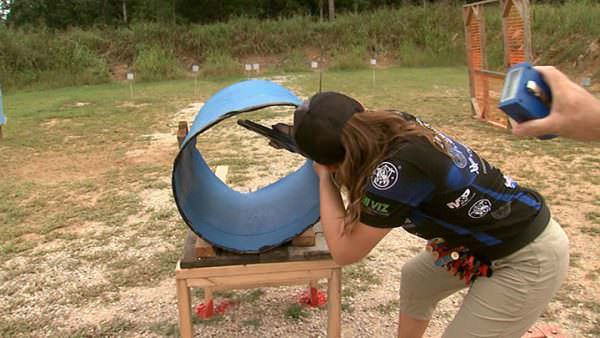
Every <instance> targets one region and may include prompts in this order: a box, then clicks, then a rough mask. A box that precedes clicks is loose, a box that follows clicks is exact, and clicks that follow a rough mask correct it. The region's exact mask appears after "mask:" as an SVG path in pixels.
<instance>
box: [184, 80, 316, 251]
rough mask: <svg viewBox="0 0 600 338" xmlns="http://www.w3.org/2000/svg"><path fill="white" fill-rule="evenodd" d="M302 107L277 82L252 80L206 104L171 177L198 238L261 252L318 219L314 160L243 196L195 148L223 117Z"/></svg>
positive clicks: (227, 246)
mask: <svg viewBox="0 0 600 338" xmlns="http://www.w3.org/2000/svg"><path fill="white" fill-rule="evenodd" d="M301 103H302V100H300V99H299V98H298V97H297V96H296V95H294V94H293V93H292V92H290V91H289V90H288V89H286V88H284V87H282V86H280V85H278V84H276V83H273V82H271V81H266V80H248V81H242V82H238V83H235V84H233V85H231V86H229V87H226V88H224V89H222V90H220V91H219V92H217V93H216V94H214V95H213V96H212V97H211V98H210V99H209V100H208V101H207V102H206V103H205V104H204V106H203V107H202V109H200V111H199V112H198V114H197V116H196V118H195V119H194V123H193V124H192V127H191V128H190V131H189V133H188V135H187V136H186V138H185V139H184V141H183V142H182V144H181V147H180V149H179V153H178V154H177V157H176V158H175V162H174V165H173V173H172V187H173V196H174V197H175V203H176V204H177V208H178V209H179V213H180V214H181V216H182V218H183V219H184V220H185V222H186V223H187V225H188V226H189V227H190V228H191V229H192V230H193V231H194V232H195V233H196V234H198V235H199V236H201V237H202V238H204V239H205V240H206V241H208V242H210V243H211V244H213V245H214V246H217V247H220V248H222V249H225V250H228V251H233V252H238V253H259V252H263V251H266V250H269V249H271V248H274V247H277V246H279V245H281V244H282V243H284V242H286V241H289V240H290V239H292V238H294V237H295V236H297V235H299V234H301V233H302V232H303V231H305V230H306V229H307V228H308V227H310V226H311V225H313V224H315V223H316V222H317V221H318V219H319V184H318V178H317V176H316V174H315V173H314V170H313V169H312V162H310V161H306V162H305V163H304V165H303V166H301V167H300V168H299V169H298V170H297V171H295V172H293V173H291V174H289V175H288V176H285V177H283V178H282V179H280V180H279V181H277V182H274V183H272V184H270V185H268V186H266V187H263V188H261V189H260V190H257V191H255V192H250V193H240V192H238V191H235V190H233V189H231V188H230V187H229V186H227V185H226V184H225V183H223V182H222V181H221V180H220V179H219V178H218V177H216V175H215V174H214V173H213V172H212V171H211V170H210V168H209V167H208V165H207V164H206V161H205V160H204V158H203V157H202V154H201V153H200V152H199V151H198V149H197V148H196V141H197V137H198V135H200V134H202V133H203V132H204V131H206V130H208V129H209V128H210V127H212V126H214V125H216V124H217V123H219V122H221V121H223V120H224V119H227V118H230V117H233V116H236V115H238V114H240V113H244V112H249V111H253V110H258V109H262V108H266V107H271V106H294V107H296V106H298V105H300V104H301ZM235 127H237V125H236V126H235ZM282 151H283V150H282Z"/></svg>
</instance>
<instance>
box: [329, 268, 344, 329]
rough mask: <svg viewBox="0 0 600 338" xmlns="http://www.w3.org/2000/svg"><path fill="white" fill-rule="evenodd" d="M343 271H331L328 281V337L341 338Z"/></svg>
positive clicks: (339, 269) (338, 269) (337, 269)
mask: <svg viewBox="0 0 600 338" xmlns="http://www.w3.org/2000/svg"><path fill="white" fill-rule="evenodd" d="M341 293H342V269H341V268H335V269H332V270H331V278H329V279H328V281H327V337H329V338H339V337H341V331H342V330H341V325H342V313H341V312H342V297H341Z"/></svg>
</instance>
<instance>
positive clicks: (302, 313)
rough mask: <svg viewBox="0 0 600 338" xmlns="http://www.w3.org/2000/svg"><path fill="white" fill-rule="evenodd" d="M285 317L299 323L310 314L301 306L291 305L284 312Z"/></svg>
mask: <svg viewBox="0 0 600 338" xmlns="http://www.w3.org/2000/svg"><path fill="white" fill-rule="evenodd" d="M285 317H286V318H287V319H290V320H292V321H301V320H303V319H305V318H309V317H310V312H309V311H308V310H306V308H305V307H304V306H303V305H300V304H291V305H290V306H288V308H287V309H286V310H285Z"/></svg>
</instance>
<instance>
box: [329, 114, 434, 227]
mask: <svg viewBox="0 0 600 338" xmlns="http://www.w3.org/2000/svg"><path fill="white" fill-rule="evenodd" d="M410 136H422V137H425V138H426V139H427V140H429V142H431V144H433V145H434V146H435V147H436V148H437V149H438V150H440V151H443V150H444V149H442V147H443V145H440V144H438V142H434V134H433V131H432V130H431V129H429V128H425V127H423V126H422V125H420V124H419V123H417V122H416V121H414V120H408V119H406V118H404V117H403V116H402V115H400V114H399V113H398V112H394V111H365V112H362V113H357V114H354V115H353V116H352V118H351V119H350V120H348V122H346V125H345V126H344V129H343V130H342V138H341V140H342V145H343V146H344V149H345V156H344V161H343V162H342V163H341V164H340V166H339V168H338V170H336V173H335V180H336V181H337V183H338V184H339V185H340V186H342V187H343V188H344V189H345V190H346V192H347V197H348V206H347V207H346V215H345V216H346V218H345V222H344V225H345V229H346V230H348V231H350V230H351V229H352V226H353V225H354V224H355V223H356V222H358V221H359V219H360V212H361V201H362V198H363V196H364V195H365V190H366V185H367V182H368V181H367V180H369V179H370V177H371V175H372V173H373V170H375V167H376V166H377V165H378V164H379V163H381V162H382V161H383V160H385V159H387V158H390V157H391V156H392V155H394V153H395V152H396V151H398V149H399V148H400V147H401V146H402V145H403V144H405V143H406V142H409V137H410Z"/></svg>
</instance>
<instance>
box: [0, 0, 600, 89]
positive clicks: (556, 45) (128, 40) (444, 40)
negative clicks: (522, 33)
mask: <svg viewBox="0 0 600 338" xmlns="http://www.w3.org/2000/svg"><path fill="white" fill-rule="evenodd" d="M0 1H3V0H0ZM29 1H30V0H16V1H14V2H12V4H13V5H14V6H16V7H15V8H17V7H18V6H25V5H26V4H28V3H29ZM73 1H74V0H73ZM240 1H241V0H240ZM324 2H325V1H324ZM3 3H4V4H6V2H0V5H2V4H3ZM66 3H67V0H60V1H56V3H55V4H52V6H55V7H56V8H62V9H64V8H63V7H64V6H65V4H66ZM83 3H85V1H84V0H81V1H80V2H78V4H83ZM96 3H104V4H105V6H108V7H107V8H108V9H106V10H107V13H113V12H111V11H115V12H114V13H113V14H114V15H117V14H118V13H117V12H116V9H114V8H113V7H115V6H116V7H119V6H121V5H122V4H123V2H122V1H117V0H106V1H102V2H96V1H94V2H93V4H89V6H90V7H94V6H99V5H98V4H96ZM172 3H173V2H172V1H171V0H169V1H166V0H149V1H148V2H145V5H144V6H142V5H141V2H139V1H138V0H127V1H125V4H126V5H127V6H129V7H127V8H129V9H128V10H130V12H128V13H129V14H127V15H128V16H129V18H128V25H127V26H125V25H121V24H115V25H112V26H111V25H108V26H98V25H97V24H94V25H96V26H95V27H91V28H73V27H72V28H69V29H66V30H64V31H59V30H56V29H55V28H56V27H54V26H50V25H48V24H47V23H44V24H39V25H37V24H36V25H34V24H33V23H31V22H30V23H28V24H27V25H25V24H23V25H20V24H19V25H17V24H16V23H15V21H14V20H17V19H16V18H15V17H12V19H10V20H8V22H9V25H8V26H5V25H1V24H0V45H2V49H0V79H1V81H2V86H3V88H6V89H8V90H9V91H10V90H11V89H14V88H32V87H36V88H40V87H42V88H44V87H60V86H65V85H78V84H90V83H101V82H108V81H110V79H111V78H113V79H122V78H123V76H122V74H119V69H135V70H136V71H137V72H139V73H140V74H138V75H139V76H138V79H141V80H157V79H172V78H181V77H183V76H185V74H186V73H188V72H189V66H190V65H191V64H192V63H197V64H200V65H201V69H202V75H203V76H215V75H217V76H231V75H239V74H241V73H242V72H243V65H242V64H241V62H242V61H243V60H244V59H246V58H252V57H256V56H260V57H268V58H269V59H270V60H274V59H277V60H279V61H278V62H274V63H273V64H271V65H268V67H265V66H267V65H262V67H261V68H262V69H265V68H270V69H276V70H278V71H285V72H291V71H303V70H304V71H308V70H309V69H310V68H309V62H310V60H317V59H320V58H321V55H322V59H321V60H320V61H321V65H325V66H328V67H332V68H335V69H358V68H365V67H368V60H369V58H371V57H377V58H379V57H384V58H386V59H387V60H389V61H392V62H393V63H395V64H398V65H403V66H455V65H464V64H465V47H464V30H463V19H462V11H461V6H458V5H453V4H452V1H441V2H440V3H437V4H431V5H427V6H404V7H399V8H394V6H396V5H397V4H398V2H393V1H390V2H388V1H354V2H353V3H354V4H357V8H358V10H356V11H355V10H354V9H352V10H343V9H344V8H350V7H351V6H350V7H345V6H347V5H348V2H344V1H337V2H336V6H338V8H339V9H340V11H339V12H338V13H339V15H338V16H337V17H336V20H335V21H323V22H321V21H319V20H318V19H317V18H316V17H315V16H310V15H305V14H306V13H309V12H310V13H312V12H311V11H312V9H311V11H308V12H306V13H305V12H302V11H300V12H298V11H296V10H293V8H297V6H296V5H293V3H295V2H294V1H284V0H281V1H275V0H273V3H274V4H278V5H277V6H282V8H288V10H286V12H285V13H286V16H283V15H281V16H280V17H277V18H274V19H268V18H269V17H271V16H272V15H274V14H273V13H271V14H269V13H267V12H264V13H263V12H260V13H258V12H256V13H254V12H252V10H248V12H247V13H240V14H243V16H234V15H233V14H231V17H228V18H229V21H227V22H215V23H212V24H202V25H200V24H191V22H193V21H194V20H196V19H193V20H192V18H189V19H186V20H183V19H179V22H186V23H188V22H190V24H185V25H184V24H177V25H172V24H166V23H169V22H171V23H172V21H169V19H168V13H170V12H169V10H168V8H169V7H168V6H167V5H168V4H172ZM203 3H204V1H198V4H203ZM231 3H237V2H236V1H233V2H231ZM231 3H230V2H229V1H228V2H223V4H219V5H215V7H219V6H221V7H223V6H224V7H223V8H225V7H227V6H230V4H231ZM240 3H241V2H240ZM302 3H304V2H302ZM316 3H317V2H316V1H315V4H316ZM406 3H408V2H406ZM537 3H539V2H537ZM44 4H46V0H42V1H39V2H36V5H35V6H38V7H39V8H42V7H40V6H46V7H44V8H46V9H48V8H50V7H48V6H50V5H44ZM175 4H176V5H177V6H183V5H185V6H188V5H189V7H188V8H189V9H190V12H194V10H193V9H195V8H196V7H195V6H199V5H198V4H188V3H187V2H186V1H183V0H177V1H175ZM261 4H262V2H258V3H257V5H256V6H257V8H260V6H261ZM421 4H422V2H421ZM117 5H119V6H117ZM31 6H33V7H35V6H34V5H33V4H32V5H31ZM61 6H62V7H61ZM110 6H113V7H110ZM140 6H142V7H144V8H143V10H142V9H141V8H139V7H140ZM153 6H154V7H153ZM244 6H246V5H244ZM244 6H242V7H240V8H246V7H244ZM248 6H249V5H248ZM307 6H308V5H307ZM315 6H316V5H315ZM382 6H384V7H383V8H382ZM38 7H35V8H38ZM116 7H115V8H116ZM121 7H122V6H121ZM121 7H119V8H121ZM155 7H156V8H162V11H163V17H162V18H160V19H159V18H157V17H155V16H153V14H152V13H153V12H152V11H153V8H155ZM208 7H210V6H208ZM221 7H219V8H221ZM52 8H54V7H52ZM171 8H172V7H171ZM227 8H229V7H227ZM290 8H291V9H290ZM311 8H312V7H311ZM109 9H110V10H109ZM64 10H66V9H64ZM121 10H122V8H121ZM211 10H212V9H211ZM231 10H232V11H234V9H231ZM257 10H258V9H257ZM283 10H284V9H281V11H283ZM360 10H362V12H361V11H360ZM144 11H145V12H144ZM273 11H275V9H273ZM84 12H85V11H84ZM11 13H12V14H10V15H13V16H15V15H17V14H16V13H18V12H17V11H16V10H15V12H14V13H13V12H11ZM119 13H121V12H119ZM136 13H137V14H136ZM144 13H145V14H144ZM261 13H262V14H261ZM294 13H296V14H294ZM485 13H486V21H487V30H486V31H487V35H488V42H487V50H488V53H487V61H488V64H489V65H490V67H491V68H492V69H497V70H502V68H503V46H502V39H501V36H502V32H501V22H500V19H499V8H498V6H497V5H496V6H495V7H494V6H492V5H490V6H486V10H485ZM113 14H111V15H113ZM10 15H9V16H10ZM107 15H108V14H107ZM118 15H121V16H124V14H123V13H121V14H118ZM136 15H137V16H136ZM190 15H192V14H190ZM198 15H200V14H198ZM236 15H237V14H236ZM288 15H291V16H290V17H287V16H288ZM262 17H265V18H266V19H262ZM532 18H533V21H532V31H533V38H532V40H533V49H534V55H535V58H536V59H537V60H538V63H547V64H559V65H560V64H566V63H567V62H568V61H570V62H569V64H571V63H572V61H573V60H583V61H585V60H587V59H586V58H593V55H591V54H590V50H591V49H590V48H591V45H592V44H593V43H596V44H597V43H598V42H594V41H596V40H597V38H598V36H600V26H598V25H597V24H595V23H596V22H598V21H600V3H597V2H594V1H588V0H585V1H566V2H565V3H564V4H562V5H552V6H550V5H545V4H539V5H534V6H532ZM121 19H123V18H121ZM11 20H13V21H11ZM40 20H41V19H40ZM44 20H45V19H44ZM73 20H75V19H73ZM95 20H100V19H99V18H96V19H95ZM198 20H200V19H198ZM203 20H204V19H203ZM207 20H208V19H207ZM211 20H213V19H211ZM559 20H560V22H561V24H560V25H557V24H556V22H558V21H559ZM208 21H210V20H208ZM74 22H75V21H74ZM115 22H118V20H117V21H115ZM74 25H75V24H74ZM53 27H54V28H53ZM592 54H593V53H592ZM582 58H583V59H582ZM578 67H579V64H578ZM121 72H122V71H121ZM596 72H597V73H596V74H590V75H591V76H593V77H595V78H596V77H598V78H600V71H596ZM188 74H189V73H188Z"/></svg>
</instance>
